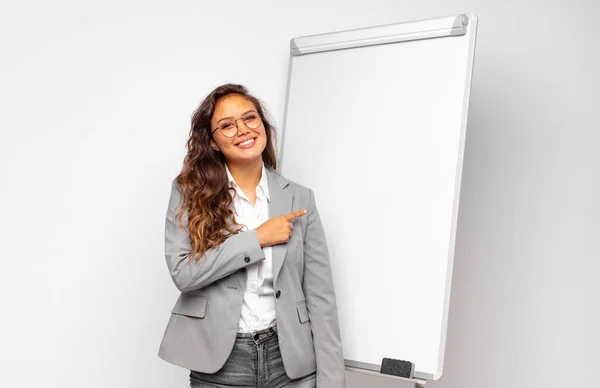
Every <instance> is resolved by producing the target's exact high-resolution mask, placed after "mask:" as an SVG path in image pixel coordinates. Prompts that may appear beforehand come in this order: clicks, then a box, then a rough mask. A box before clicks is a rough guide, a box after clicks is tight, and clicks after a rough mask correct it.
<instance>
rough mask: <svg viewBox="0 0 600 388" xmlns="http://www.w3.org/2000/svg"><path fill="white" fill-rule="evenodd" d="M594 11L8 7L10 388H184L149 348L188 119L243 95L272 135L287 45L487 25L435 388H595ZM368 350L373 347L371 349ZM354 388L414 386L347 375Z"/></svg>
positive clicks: (5, 292) (4, 156)
mask: <svg viewBox="0 0 600 388" xmlns="http://www.w3.org/2000/svg"><path fill="white" fill-rule="evenodd" d="M598 11H600V6H599V5H598V3H597V2H594V1H592V0H588V1H568V2H567V1H562V2H558V1H554V2H549V1H539V0H531V1H528V2H508V1H503V2H500V1H496V2H491V1H474V0H471V1H466V0H465V1H419V2H412V1H410V2H409V1H404V0H403V1H376V0H370V1H366V0H363V1H358V0H357V1H353V2H352V3H348V2H343V1H304V2H297V3H294V4H289V3H288V2H282V1H255V2H242V1H231V2H223V3H218V2H211V3H209V2H200V1H177V2H171V3H167V2H166V1H163V2H157V1H144V2H142V1H136V2H134V1H129V2H116V1H104V2H97V3H95V4H91V3H89V4H88V3H86V4H84V3H82V2H75V1H70V2H66V1H55V2H51V3H50V2H41V1H33V2H31V1H30V2H19V3H17V2H12V3H10V5H6V4H5V6H4V7H3V12H2V22H1V23H0V36H1V37H2V38H0V53H2V54H1V55H2V60H1V62H0V70H1V71H0V85H1V87H0V130H1V132H0V133H1V135H0V136H1V137H0V158H1V159H0V172H1V175H0V177H1V182H2V190H0V200H1V202H0V203H2V215H3V222H2V224H1V225H2V227H1V228H2V229H1V230H0V235H1V236H2V245H1V246H2V258H3V261H2V263H3V264H2V271H0V287H1V289H0V290H1V293H0V295H2V296H1V298H2V299H1V300H0V302H1V306H2V308H3V313H2V320H1V321H0V322H1V323H0V325H1V328H0V333H1V334H0V341H1V343H2V352H0V365H3V368H2V373H1V374H0V384H1V385H2V386H11V387H30V386H32V385H42V386H48V387H79V386H82V385H85V386H87V387H106V386H111V387H134V386H140V387H142V386H143V387H182V386H186V382H187V374H186V372H185V370H183V369H181V368H177V367H174V366H171V365H169V364H166V363H164V362H162V361H161V360H159V359H158V357H157V356H156V351H157V350H158V345H159V341H160V337H161V336H162V333H163V330H164V326H165V324H166V321H167V319H168V312H169V309H170V307H171V306H172V303H173V302H174V300H175V297H176V295H177V292H176V289H175V287H174V286H173V284H172V283H171V280H170V278H169V276H168V273H167V270H166V266H165V264H164V257H163V232H164V215H165V211H166V205H167V202H168V195H169V191H170V180H171V179H172V178H173V177H174V176H175V174H177V172H178V171H179V169H180V167H181V161H182V159H183V156H184V154H185V149H184V142H185V140H186V139H187V134H188V130H189V118H190V115H191V112H192V111H193V109H195V108H196V106H197V104H198V103H199V102H200V100H201V98H202V97H203V96H204V95H205V94H206V93H207V92H208V91H209V90H210V89H212V88H213V87H214V86H216V85H218V84H220V83H223V82H228V81H234V82H241V83H244V84H246V85H248V86H249V87H250V89H251V90H252V91H253V92H255V93H256V94H257V95H258V96H259V97H261V98H262V99H263V100H264V101H265V102H266V103H267V105H268V107H269V108H270V110H271V112H272V113H273V116H274V119H275V122H276V123H277V124H278V125H280V123H281V122H282V118H283V104H284V96H285V80H286V75H287V59H288V51H287V50H288V47H289V46H288V44H289V39H290V38H292V37H295V36H302V35H308V34H315V33H322V32H330V31H336V30H341V29H351V28H358V27H366V26H372V25H378V24H385V23H392V22H399V21H408V20H416V19H423V18H431V17H438V16H446V15H451V14H456V13H461V12H474V13H476V14H477V15H478V17H479V30H478V41H477V47H476V56H475V68H474V74H473V83H472V91H471V105H470V114H469V126H468V137H467V141H466V151H465V162H464V172H463V189H462V198H461V201H462V204H461V208H460V213H459V219H458V236H457V239H458V240H457V252H456V258H455V263H454V282H453V288H452V297H451V302H450V315H449V327H448V337H447V346H446V358H445V366H444V376H443V377H442V378H441V380H440V381H438V382H435V383H432V384H430V385H431V386H434V387H459V386H460V387H461V388H464V387H468V388H470V387H478V388H479V387H490V388H496V387H506V386H511V387H532V386H533V387H538V386H539V387H589V388H592V387H597V386H598V378H597V377H596V376H595V373H594V372H596V370H597V369H598V368H599V367H600V350H599V349H600V347H599V345H600V334H599V332H598V329H597V328H598V327H600V314H599V312H598V304H597V301H596V298H597V296H598V295H599V294H600V285H599V282H598V281H597V280H596V279H595V278H596V277H597V274H598V272H599V269H600V265H599V264H598V263H597V260H598V258H600V246H599V240H600V227H599V226H598V222H597V219H598V218H599V216H600V206H599V205H598V203H597V202H596V199H597V198H600V185H599V183H598V179H599V178H598V177H599V176H600V174H599V173H600V156H599V155H598V153H597V148H598V143H599V141H600V134H599V132H598V128H600V125H599V120H598V118H597V114H598V113H597V109H598V94H597V90H598V86H600V85H599V81H600V76H599V75H598V73H597V70H596V69H598V68H600V60H599V55H598V49H597V47H598V44H599V42H598V41H599V39H598V38H599V33H598V31H597V29H596V28H597V26H596V25H593V18H594V17H595V16H596V15H597V14H598ZM365 335H368V333H365ZM348 385H349V387H363V386H370V387H377V388H385V387H396V386H398V387H402V386H408V385H406V384H404V385H402V384H397V383H395V382H392V381H391V380H386V379H383V378H380V377H372V376H366V375H359V374H355V373H348Z"/></svg>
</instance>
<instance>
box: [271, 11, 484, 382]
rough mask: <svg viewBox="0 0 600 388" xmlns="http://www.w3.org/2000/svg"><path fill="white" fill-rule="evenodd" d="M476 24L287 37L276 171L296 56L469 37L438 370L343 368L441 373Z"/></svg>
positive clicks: (426, 376) (466, 19) (435, 21)
mask: <svg viewBox="0 0 600 388" xmlns="http://www.w3.org/2000/svg"><path fill="white" fill-rule="evenodd" d="M477 25H478V17H477V15H475V14H474V13H465V14H458V15H450V16H445V17H440V18H431V19H421V20H416V21H409V22H401V23H393V24H386V25H380V26H374V27H365V28H358V29H352V30H344V31H338V32H331V33H324V34H316V35H307V36H302V37H297V38H293V39H291V40H290V57H289V63H288V78H287V85H286V94H285V105H284V114H283V125H282V131H281V141H280V145H279V147H278V150H279V155H278V161H279V163H278V170H279V171H281V170H282V165H283V152H284V145H285V132H286V125H287V116H288V105H289V96H290V85H291V81H292V70H293V63H294V58H295V57H298V56H302V55H309V54H313V53H318V52H324V51H333V50H344V49H348V48H358V47H365V46H373V45H380V44H393V43H399V42H404V41H414V40H422V39H435V38H448V37H455V36H464V38H465V39H469V48H468V50H469V51H468V59H467V72H466V74H465V84H464V88H465V90H464V99H463V112H462V116H461V128H460V138H459V151H458V152H459V154H458V158H457V166H456V174H455V177H456V178H455V179H456V180H455V190H454V201H453V208H452V219H451V231H450V246H449V249H448V266H447V272H446V288H445V295H444V307H443V308H444V311H443V314H442V333H441V336H440V349H439V353H438V354H439V355H440V357H439V363H438V370H437V372H436V373H435V374H431V373H425V372H419V371H417V370H415V372H414V379H406V378H402V377H398V376H393V375H387V374H380V373H379V371H380V368H381V365H377V364H371V363H365V362H360V361H354V360H349V359H344V361H345V365H346V370H350V371H353V372H360V373H367V374H376V375H379V376H385V377H389V378H394V379H400V380H403V381H412V382H415V383H416V384H424V380H438V379H439V378H440V377H441V376H442V373H443V365H444V356H445V345H446V332H447V327H448V311H449V304H450V296H451V295H450V294H451V285H452V272H453V262H454V250H455V243H456V225H457V219H458V211H459V199H460V191H461V181H462V168H463V159H464V147H465V138H466V129H467V118H468V110H469V98H470V92H471V79H472V75H473V62H474V54H475V42H476V38H477ZM407 361H410V360H407ZM374 372H375V373H374Z"/></svg>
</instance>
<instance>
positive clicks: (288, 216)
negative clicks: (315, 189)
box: [282, 210, 306, 221]
mask: <svg viewBox="0 0 600 388" xmlns="http://www.w3.org/2000/svg"><path fill="white" fill-rule="evenodd" d="M305 214H306V210H299V211H297V212H291V213H288V214H284V215H283V216H282V217H283V218H285V219H286V220H287V221H291V220H293V219H294V218H298V217H302V216H303V215H305Z"/></svg>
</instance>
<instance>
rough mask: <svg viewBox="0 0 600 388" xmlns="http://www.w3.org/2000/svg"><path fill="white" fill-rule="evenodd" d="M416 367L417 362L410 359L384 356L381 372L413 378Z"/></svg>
mask: <svg viewBox="0 0 600 388" xmlns="http://www.w3.org/2000/svg"><path fill="white" fill-rule="evenodd" d="M414 367H415V364H413V363H412V362H410V361H404V360H395V359H393V358H386V357H384V358H383V360H381V369H380V370H379V373H382V374H386V375H392V376H399V377H406V378H407V379H412V378H413V372H414Z"/></svg>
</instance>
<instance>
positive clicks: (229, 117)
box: [217, 109, 258, 124]
mask: <svg viewBox="0 0 600 388" xmlns="http://www.w3.org/2000/svg"><path fill="white" fill-rule="evenodd" d="M249 112H254V113H258V112H257V111H255V110H254V109H250V110H247V111H245V112H244V113H242V116H243V115H245V114H246V113H249ZM232 118H233V116H228V117H223V118H222V119H220V120H219V121H217V124H219V123H220V122H221V121H223V120H226V119H232Z"/></svg>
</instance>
